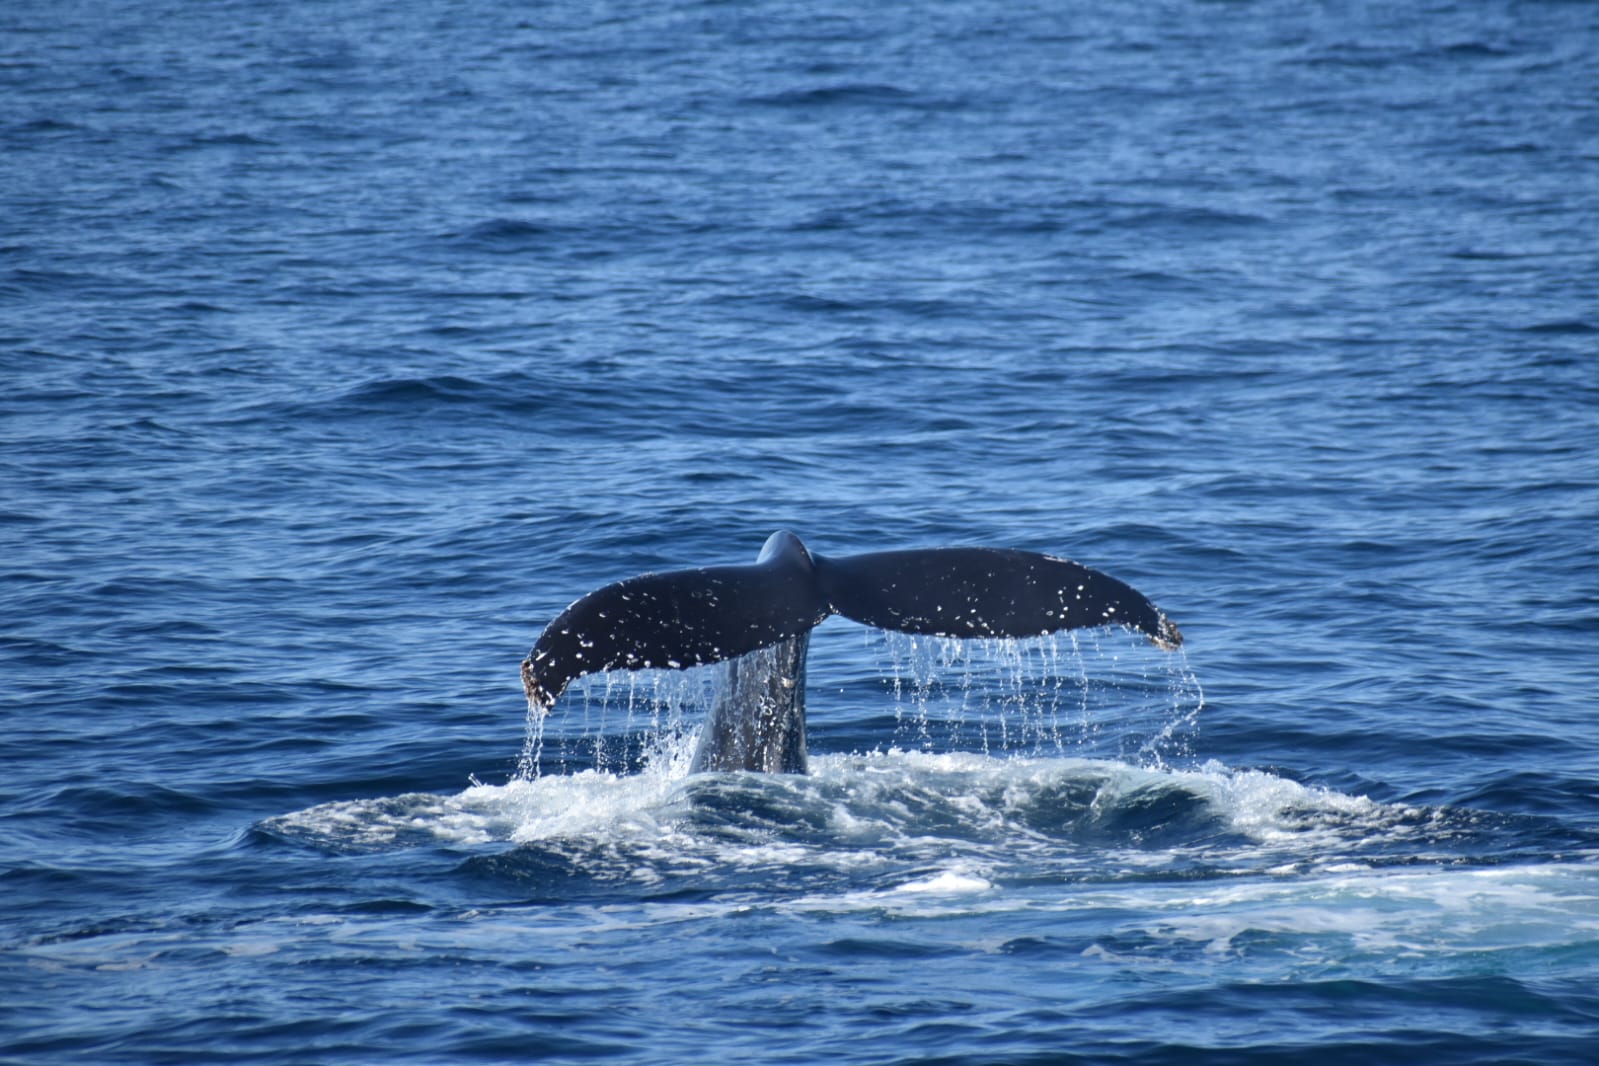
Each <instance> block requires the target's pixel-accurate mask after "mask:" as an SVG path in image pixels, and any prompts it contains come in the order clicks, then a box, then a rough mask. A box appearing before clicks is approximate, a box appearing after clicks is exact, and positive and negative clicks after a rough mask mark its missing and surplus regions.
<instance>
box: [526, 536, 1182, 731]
mask: <svg viewBox="0 0 1599 1066" xmlns="http://www.w3.org/2000/svg"><path fill="white" fill-rule="evenodd" d="M834 614H839V615H843V616H844V617H845V618H848V619H850V620H852V621H856V622H861V623H863V624H865V625H869V626H876V627H878V628H880V629H895V630H899V631H901V632H905V633H925V634H929V635H933V636H941V637H1030V636H1038V635H1041V634H1044V633H1052V632H1056V631H1058V630H1063V629H1079V628H1086V627H1091V626H1105V625H1121V626H1126V627H1127V628H1129V629H1136V630H1137V631H1139V632H1140V633H1143V634H1144V635H1145V636H1147V637H1148V638H1149V639H1150V640H1151V641H1153V642H1154V643H1155V644H1156V645H1157V646H1159V647H1161V648H1165V649H1168V650H1170V649H1174V648H1176V647H1178V646H1179V645H1180V644H1181V643H1182V640H1183V638H1182V634H1181V633H1180V632H1178V630H1177V627H1176V626H1175V625H1173V624H1172V622H1171V620H1170V619H1168V618H1167V617H1166V616H1165V615H1164V614H1162V613H1161V612H1160V610H1159V609H1158V608H1157V607H1156V606H1155V605H1154V604H1153V603H1151V602H1149V600H1148V599H1147V598H1145V597H1144V596H1143V595H1142V594H1141V593H1139V592H1138V591H1136V590H1135V589H1133V588H1132V586H1130V585H1127V584H1125V583H1124V582H1121V581H1118V580H1117V579H1116V578H1113V577H1111V576H1109V575H1108V574H1102V573H1100V572H1099V571H1098V570H1091V569H1089V568H1088V567H1086V566H1081V565H1079V564H1077V563H1073V562H1069V561H1067V560H1065V559H1057V558H1054V557H1053V556H1049V555H1040V554H1037V553H1035V552H1025V551H1015V550H1012V549H1008V548H922V549H911V550H906V551H886V552H870V553H867V554H865V555H849V556H844V557H841V558H837V559H830V558H827V557H825V556H821V555H814V554H812V553H811V552H810V551H809V550H807V549H806V547H805V545H804V544H802V543H801V542H800V539H799V538H798V537H796V536H795V535H794V534H792V533H789V532H787V531H786V530H779V531H778V532H776V533H773V534H772V535H771V537H769V538H768V539H767V541H766V545H765V547H764V548H762V549H761V553H760V556H759V557H758V558H757V559H756V561H755V562H754V563H752V564H749V565H745V566H710V567H703V568H701V569H696V570H674V571H671V572H669V573H660V574H641V575H639V576H638V577H630V578H628V579H626V580H625V581H618V582H616V583H615V584H612V585H606V586H605V587H603V588H600V589H596V590H595V591H593V592H591V593H589V594H588V595H587V596H584V597H582V598H581V599H579V600H577V601H576V602H574V603H573V604H572V605H571V606H570V607H568V608H567V609H566V610H564V611H562V612H561V613H560V615H558V616H557V617H556V618H555V620H554V621H552V622H551V623H550V624H549V625H548V626H546V627H545V629H544V632H543V633H542V634H541V635H540V636H539V639H538V642H537V643H536V644H534V645H533V650H532V651H530V652H529V653H528V656H527V658H526V659H525V660H523V662H522V684H523V687H524V688H525V689H526V692H527V697H528V700H529V701H530V703H531V704H534V705H537V706H538V707H540V708H543V709H545V710H548V709H549V708H550V707H551V706H553V705H554V703H555V701H556V700H557V699H559V698H560V695H561V693H562V692H564V691H565V690H566V687H567V685H569V684H570V683H571V682H572V681H573V680H575V679H576V678H579V677H582V676H583V675H585V674H592V673H598V672H600V671H603V670H643V669H651V668H657V669H658V668H666V669H682V668H686V667H690V666H699V665H702V664H705V663H714V662H720V661H722V660H724V659H732V658H735V657H737V656H740V655H745V654H748V653H749V652H752V651H756V650H757V649H760V648H766V647H769V646H771V645H774V644H778V643H779V642H782V641H785V640H790V639H792V638H795V637H798V636H800V635H802V634H809V632H810V630H811V629H812V628H814V627H815V626H816V625H818V624H820V623H821V622H822V621H823V620H824V619H826V618H828V617H830V616H832V615H834Z"/></svg>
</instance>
